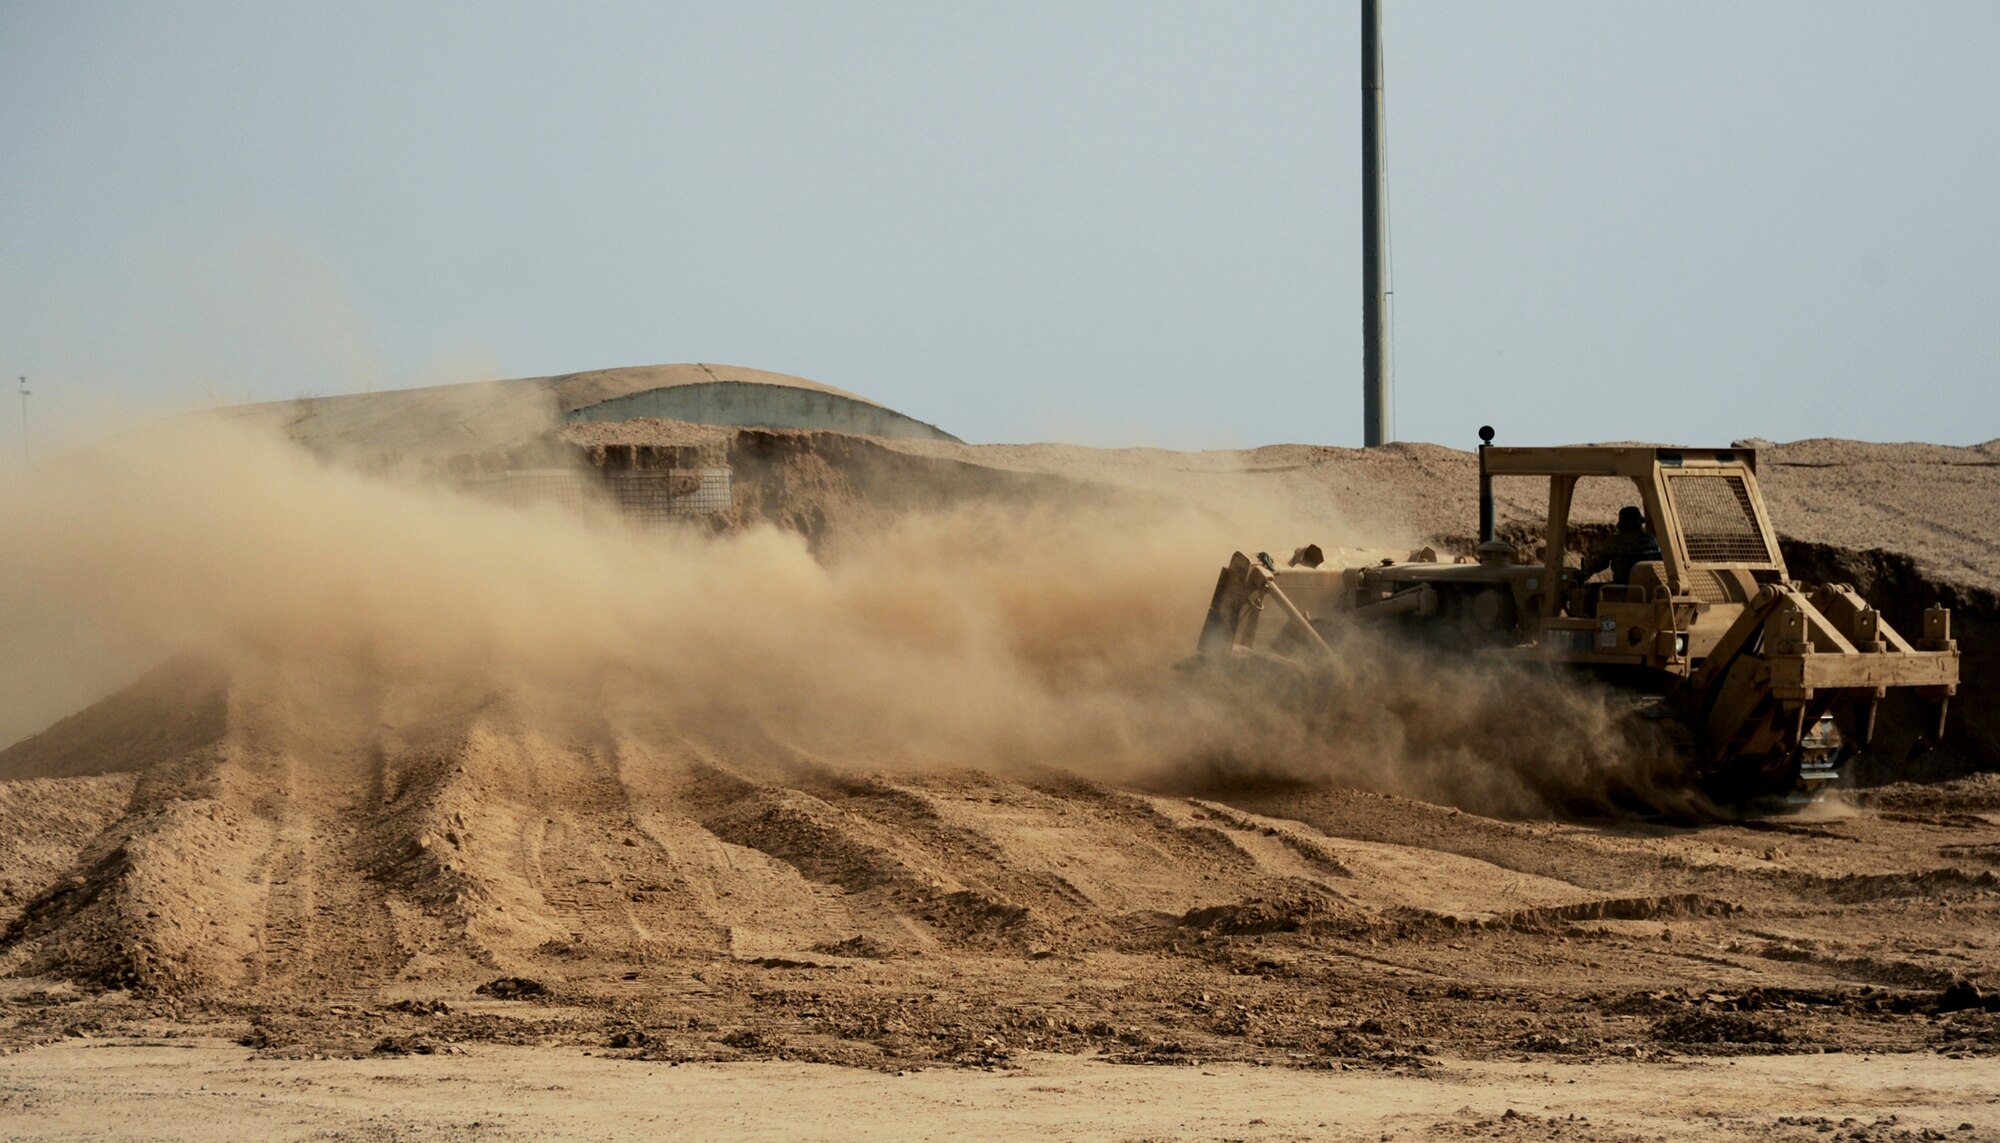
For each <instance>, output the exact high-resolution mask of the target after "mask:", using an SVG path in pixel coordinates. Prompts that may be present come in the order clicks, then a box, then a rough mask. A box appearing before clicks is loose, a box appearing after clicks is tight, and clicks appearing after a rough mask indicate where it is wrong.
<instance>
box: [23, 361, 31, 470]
mask: <svg viewBox="0 0 2000 1143" xmlns="http://www.w3.org/2000/svg"><path fill="white" fill-rule="evenodd" d="M21 459H22V460H31V459H33V456H32V454H31V453H30V452H29V450H28V379H27V378H26V377H23V378H21Z"/></svg>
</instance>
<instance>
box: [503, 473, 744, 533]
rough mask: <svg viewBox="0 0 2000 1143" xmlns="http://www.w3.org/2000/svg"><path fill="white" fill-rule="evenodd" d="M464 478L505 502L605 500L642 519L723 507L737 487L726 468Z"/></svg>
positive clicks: (578, 504) (577, 505) (568, 504)
mask: <svg viewBox="0 0 2000 1143" xmlns="http://www.w3.org/2000/svg"><path fill="white" fill-rule="evenodd" d="M464 483H465V486H466V487H467V488H468V489H470V490H471V491H473V492H476V493H478V494H479V495H482V496H489V497H492V498H493V499H495V500H501V501H504V502H506V503H509V504H559V505H561V506H563V507H565V508H571V509H575V510H577V511H582V510H583V509H584V507H585V506H586V505H593V504H595V505H602V504H605V503H607V502H608V503H610V504H612V505H613V506H615V507H616V508H617V509H618V510H619V511H620V512H621V513H623V514H624V515H626V516H628V517H630V518H632V519H634V520H641V521H660V520H671V519H674V518H676V517H682V516H705V515H709V514H711V513H715V512H726V511H728V510H729V508H730V506H731V504H732V502H733V496H734V493H735V489H734V486H733V484H732V474H731V472H730V470H729V469H727V468H702V469H672V468H664V469H627V470H621V471H611V472H605V471H601V470H596V469H590V470H582V471H573V470H569V469H520V470H514V471H508V472H487V473H479V474H476V475H473V476H468V477H466V478H465V480H464Z"/></svg>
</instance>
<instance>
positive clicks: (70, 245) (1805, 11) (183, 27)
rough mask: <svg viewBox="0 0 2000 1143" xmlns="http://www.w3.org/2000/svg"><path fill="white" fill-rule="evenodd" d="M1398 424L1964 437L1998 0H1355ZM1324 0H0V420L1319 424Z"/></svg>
mask: <svg viewBox="0 0 2000 1143" xmlns="http://www.w3.org/2000/svg"><path fill="white" fill-rule="evenodd" d="M1384 6H1385V15H1384V25H1385V31H1384V43H1385V69H1386V79H1387V86H1388V93H1387V101H1386V107H1387V111H1388V120H1389V162H1390V171H1389V178H1390V188H1391V189H1390V203H1391V210H1392V218H1393V237H1392V243H1393V252H1394V267H1393V273H1394V281H1395V290H1396V294H1395V302H1394V315H1395V343H1394V353H1395V379H1396V386H1397V389H1396V398H1395V410H1396V420H1395V425H1394V428H1395V435H1396V436H1397V437H1399V438H1401V439H1411V440H1433V441H1442V442H1447V443H1452V444H1457V445H1461V446H1463V445H1467V444H1470V443H1472V439H1473V430H1474V429H1475V428H1476V427H1477V425H1478V424H1479V423H1481V422H1482V421H1490V422H1492V423H1494V424H1496V425H1498V426H1499V427H1500V431H1501V435H1502V440H1503V442H1507V441H1511V442H1516V443H1554V442H1561V441H1570V440H1603V439H1630V438H1643V439H1670V440H1680V441H1686V442H1691V443H1699V442H1707V441H1717V440H1728V439H1731V438H1735V437H1743V436H1752V435H1756V436H1766V437H1772V438H1776V439H1795V438H1800V437H1808V436H1851V437H1861V438H1865V439H1876V440H1895V439H1926V440H1934V441H1945V442H1953V443H1971V442H1976V441H1982V440H1986V439H1989V438H1993V437H1996V436H2000V396H1996V386H2000V63H1996V60H2000V3H1993V2H1991V0H1978V2H1968V3H1916V4H1911V3H1900V4H1890V3H1879V4H1837V3H1827V2H1823V0H1813V2H1804V3H1777V2H1767V3H1742V2H1732V3H1712V4H1698V3H1688V2H1684V0H1675V2H1671V3H1668V2H1659V3H1649V4H1639V3H1603V2H1600V0H1589V2H1571V3H1524V2H1518V0H1509V2H1506V3H1497V2H1495V3H1467V2H1454V3H1442V2H1428V3H1425V2H1417V0H1385V3H1384ZM1358 28H1359V16H1358V3H1357V2H1356V0H1313V2H1304V3H1277V2H1263V3H1256V2H1251V3H1245V2H1241V0H1238V2H1231V3H1223V2H1219V0H1218V2H1213V3H1199V4H1190V3H1161V2H1148V3H1113V2H1106V0H1088V2H1084V0H1067V2H1062V3H1036V2H1024V0H1012V2H1008V3H966V2H951V3H937V2H934V0H933V2H925V3H919V2H914V0H913V2H908V3H878V2H862V0H847V2H838V0H818V2H812V3H749V2H743V0H731V2H728V3H676V2H667V0H655V2H649V3H631V4H620V3H604V2H595V3H588V2H587V3H564V4H556V3H548V4H501V3H495V2H492V0H479V2H476V3H475V2H464V3H442V2H439V3H421V2H419V3H411V2H408V0H402V2H397V3H381V4H371V3H354V2H351V0H350V2H343V3H339V4H334V3H216V4H207V3H203V4H196V3H146V4H136V3H132V4H106V3H84V2H76V0H63V2H55V0H46V2H19V0H5V2H0V374H4V376H5V377H6V378H7V379H8V385H7V388H6V389H5V390H4V395H5V398H6V399H5V400H4V402H0V429H3V430H5V436H4V437H0V448H5V449H6V450H8V451H10V452H11V451H15V450H16V449H17V447H18V441H19V430H20V421H19V417H20V406H19V402H18V400H17V399H15V398H14V397H13V391H14V385H13V383H12V379H13V377H14V376H15V375H17V374H24V373H25V374H27V375H28V377H29V384H30V387H31V388H32V389H33V390H34V396H33V397H32V399H31V400H32V402H33V403H32V405H31V413H30V415H31V417H33V418H36V419H37V420H36V421H35V422H33V423H35V424H38V425H40V424H55V423H62V422H65V421H66V422H68V423H69V424H71V425H74V424H75V423H77V422H78V421H79V420H80V419H81V418H82V417H83V416H85V415H86V414H90V413H92V412H93V411H98V410H102V409H105V408H108V407H109V408H131V407H134V406H136V407H140V408H149V409H150V408H185V407H190V406H194V405H200V404H204V403H213V402H217V401H225V400H244V399H273V398H282V397H290V396H295V395H298V394H300V393H306V392H314V393H323V394H325V393H339V392H348V391H356V390H360V389H363V388H366V387H369V386H374V387H378V388H380V387H401V386H407V385H414V384H426V383H433V382H439V381H448V380H465V379H472V378H479V377H492V376H527V375H535V374H545V373H564V372H572V371H576V370H582V369H591V368H598V367H604V366H613V365H636V364H647V363H655V362H675V361H711V362H729V363H735V364H742V365H752V366H758V367H761V368H767V369H776V370H780V371H785V372H792V373H799V374H803V375H805V376H808V377H813V378H816V379H819V380H822V381H825V382H828V383H831V384H835V385H840V386H843V387H845V388H849V389H852V390H855V391H857V392H860V393H862V394H864V395H867V396H869V397H872V398H875V399H877V400H879V401H882V402H883V403H885V404H888V405H891V406H893V407H895V408H898V409H901V410H903V411H904V412H907V413H909V414H911V415H913V416H916V417H919V418H922V419H924V420H928V421H932V422H935V423H937V424H939V425H941V426H943V427H945V428H947V429H949V430H951V431H953V432H956V433H958V434H960V435H961V436H964V437H966V438H967V439H970V440H976V441H993V440H1029V439H1049V438H1060V439H1069V440H1079V441H1084V442H1087V443H1097V444H1114V445H1119V444H1147V443H1151V444H1166V445H1175V446H1184V447H1193V446H1232V445H1252V444H1262V443H1270V442H1277V441H1309V442H1322V443H1329V444H1356V443H1359V440H1360V435H1361V426H1360V406H1361V399H1360V383H1359V374H1360V360H1361V345H1360V324H1361V323H1360V309H1361V298H1360V278H1361V274H1360V265H1359V256H1360V255H1359V251H1360V220H1359V212H1360V210H1359V202H1360V169H1359V161H1360V146H1359V102H1360V96H1359V90H1360V77H1359V64H1358V55H1359V49H1358V36H1359V32H1358Z"/></svg>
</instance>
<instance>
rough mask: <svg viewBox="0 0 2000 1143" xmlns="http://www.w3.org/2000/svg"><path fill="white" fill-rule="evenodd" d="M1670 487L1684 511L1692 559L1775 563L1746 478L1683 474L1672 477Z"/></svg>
mask: <svg viewBox="0 0 2000 1143" xmlns="http://www.w3.org/2000/svg"><path fill="white" fill-rule="evenodd" d="M1667 487H1668V488H1670V489H1672V491H1673V496H1674V506H1675V507H1676V508H1677V509H1679V511H1680V518H1681V535H1682V537H1683V538H1684V539H1685V540H1686V541H1687V551H1688V559H1690V560H1693V561H1694V562H1695V563H1703V564H1767V563H1770V562H1771V551H1770V549H1769V548H1768V547H1766V546H1765V544H1764V532H1763V529H1761V528H1759V527H1758V526H1757V511H1756V509H1755V508H1753V507H1751V504H1750V490H1749V489H1748V488H1746V487H1745V486H1744V483H1743V478H1742V477H1740V476H1706V475H1702V476H1697V475H1694V474H1690V473H1682V474H1677V475H1674V476H1669V477H1668V478H1667Z"/></svg>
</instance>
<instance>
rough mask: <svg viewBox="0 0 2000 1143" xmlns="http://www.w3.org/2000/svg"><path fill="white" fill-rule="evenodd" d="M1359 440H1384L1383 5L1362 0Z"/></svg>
mask: <svg viewBox="0 0 2000 1143" xmlns="http://www.w3.org/2000/svg"><path fill="white" fill-rule="evenodd" d="M1361 170H1362V181H1361V373H1362V377H1361V439H1362V443H1363V444H1365V445H1367V446H1368V447H1369V448H1373V447H1375V446H1376V445H1382V444H1387V443H1389V371H1388V367H1387V363H1386V361H1385V360H1384V347H1385V346H1386V345H1387V343H1388V340H1389V339H1388V336H1387V332H1388V329H1387V327H1388V317H1387V309H1388V307H1387V306H1386V304H1385V301H1386V299H1385V298H1384V297H1383V294H1382V248H1383V246H1384V245H1385V244H1386V243H1385V242H1384V235H1383V230H1382V199H1383V179H1382V3H1381V0H1361Z"/></svg>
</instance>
